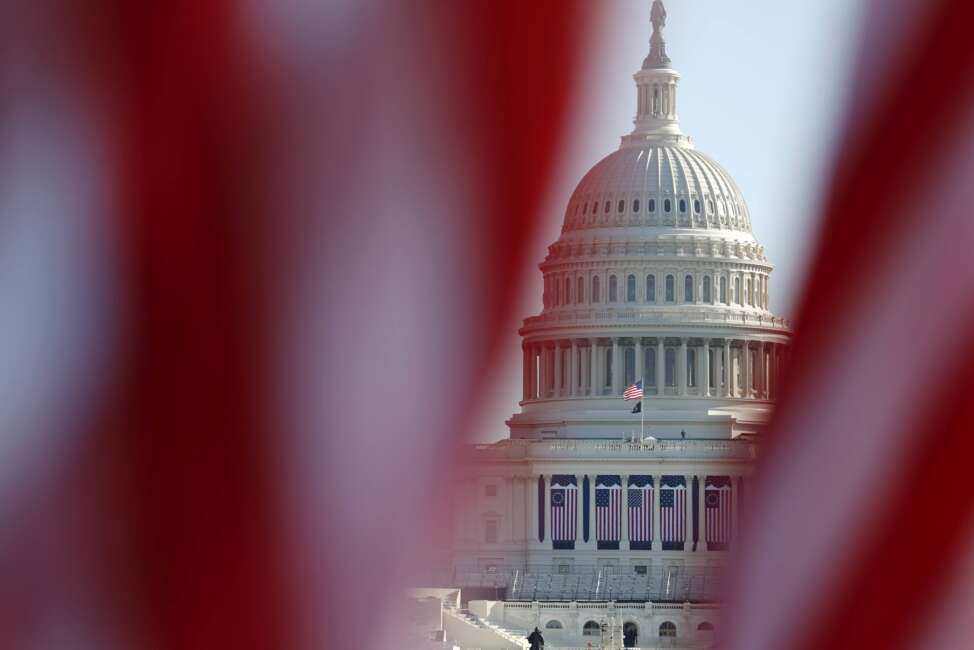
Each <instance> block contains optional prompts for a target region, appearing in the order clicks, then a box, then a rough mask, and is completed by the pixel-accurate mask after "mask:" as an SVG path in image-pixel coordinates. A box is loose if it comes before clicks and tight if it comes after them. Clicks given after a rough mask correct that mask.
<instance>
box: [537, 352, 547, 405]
mask: <svg viewBox="0 0 974 650" xmlns="http://www.w3.org/2000/svg"><path fill="white" fill-rule="evenodd" d="M538 368H539V370H538V399H544V398H545V397H547V396H548V345H547V344H546V343H545V342H543V341H542V342H541V343H538Z"/></svg>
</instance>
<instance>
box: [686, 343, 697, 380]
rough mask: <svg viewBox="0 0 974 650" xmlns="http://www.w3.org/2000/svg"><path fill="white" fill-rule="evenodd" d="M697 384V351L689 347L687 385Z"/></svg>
mask: <svg viewBox="0 0 974 650" xmlns="http://www.w3.org/2000/svg"><path fill="white" fill-rule="evenodd" d="M696 385H697V351H696V350H694V349H693V348H687V386H691V387H693V386H696Z"/></svg>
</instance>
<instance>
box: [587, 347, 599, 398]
mask: <svg viewBox="0 0 974 650" xmlns="http://www.w3.org/2000/svg"><path fill="white" fill-rule="evenodd" d="M589 341H590V342H591V345H592V348H591V357H592V360H591V362H590V363H589V369H590V370H591V371H592V374H591V380H592V385H591V386H590V387H589V394H590V395H598V394H599V393H600V392H601V391H600V390H599V340H598V339H589Z"/></svg>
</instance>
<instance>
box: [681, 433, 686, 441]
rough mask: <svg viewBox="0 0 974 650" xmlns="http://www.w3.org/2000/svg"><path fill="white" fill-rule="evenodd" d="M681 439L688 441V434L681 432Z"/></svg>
mask: <svg viewBox="0 0 974 650" xmlns="http://www.w3.org/2000/svg"><path fill="white" fill-rule="evenodd" d="M680 437H681V438H683V439H684V440H686V439H687V432H686V431H681V432H680Z"/></svg>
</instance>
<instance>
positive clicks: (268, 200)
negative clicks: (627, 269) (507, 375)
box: [0, 0, 591, 650]
mask: <svg viewBox="0 0 974 650" xmlns="http://www.w3.org/2000/svg"><path fill="white" fill-rule="evenodd" d="M586 13H587V11H586V9H585V5H584V4H583V3H581V2H574V1H572V2H565V1H564V0H550V1H541V2H516V1H489V2H488V1H477V0H474V1H469V2H468V1H464V2H428V1H424V0H416V1H406V2H403V1H401V0H333V1H330V2H296V3H278V2H250V1H240V2H231V1H230V0H215V1H212V2H198V1H196V0H167V1H166V2H157V1H152V0H150V1H146V2H122V1H117V0H102V1H92V2H83V1H82V2H68V1H65V0H13V1H11V2H6V3H3V6H2V7H0V40H2V45H3V47H2V48H0V120H2V125H0V201H2V222H0V247H2V250H0V253H2V260H0V265H2V266H0V282H2V283H3V284H2V290H3V294H2V300H3V304H2V308H0V325H2V329H0V335H2V336H0V360H2V361H0V362H2V364H3V365H2V367H0V436H2V443H3V448H2V450H0V451H2V453H0V464H2V467H0V481H2V493H0V575H2V579H0V646H3V647H4V648H15V649H17V650H21V649H24V648H27V649H33V648H62V647H73V648H98V649H99V650H102V649H109V650H110V649H113V648H147V649H152V648H173V649H176V648H178V649H180V650H187V649H194V648H199V649H203V648H205V649H207V650H212V649H214V648H268V649H271V648H273V649H275V650H280V649H283V648H309V649H310V648H314V649H319V648H324V647H330V646H332V645H335V644H336V643H340V644H342V645H367V646H373V647H397V648H398V647H408V646H409V645H410V644H411V643H412V639H411V638H409V637H406V636H404V634H403V631H402V629H401V628H399V627H397V624H396V623H397V621H396V616H395V613H396V611H397V610H396V609H395V601H396V597H397V596H398V595H399V594H400V593H401V591H402V588H403V587H404V586H405V585H406V584H411V585H415V584H425V583H427V578H428V576H427V575H425V574H424V569H425V568H427V567H428V565H429V563H430V562H429V561H430V560H431V559H434V558H435V559H440V558H442V553H443V551H444V546H443V545H444V543H446V544H448V543H449V531H450V521H449V518H448V516H447V507H446V506H448V505H449V495H450V493H451V490H449V489H445V486H448V485H449V484H450V482H451V481H452V479H453V476H452V472H453V471H454V469H455V468H456V467H459V466H460V465H461V462H460V461H461V460H462V459H461V458H459V445H458V443H459V442H460V441H461V440H462V439H463V434H464V431H463V430H462V428H461V424H462V423H463V422H466V421H468V420H467V419H465V418H464V416H469V415H470V414H469V409H466V408H464V406H463V405H465V404H467V403H468V402H469V400H468V399H467V398H468V396H469V394H470V392H471V386H470V384H471V381H472V382H474V383H479V382H483V381H485V380H486V378H487V376H488V374H489V373H490V371H491V369H492V366H491V363H492V360H494V359H496V358H497V356H498V355H497V354H496V350H495V348H496V345H497V341H498V335H499V334H500V332H501V331H502V329H503V330H504V331H509V330H510V329H512V327H513V325H512V323H513V318H512V314H511V308H512V307H513V305H514V304H515V303H516V300H515V297H516V295H517V294H516V291H515V289H516V287H515V282H516V281H517V280H518V273H519V272H520V270H521V269H522V268H523V267H524V265H525V263H526V260H525V251H526V250H527V244H528V242H530V241H531V240H532V237H533V233H534V230H535V225H536V223H537V220H538V219H537V217H538V210H539V206H540V202H541V200H542V197H543V194H544V192H545V191H546V189H547V183H548V178H549V176H550V173H551V169H552V163H553V161H555V160H556V156H557V155H558V144H559V142H561V139H562V133H563V131H564V125H565V117H566V112H567V107H568V106H569V103H570V100H571V97H572V92H573V86H574V80H575V78H576V76H577V71H578V69H579V61H580V59H581V58H582V57H584V53H585V43H586V38H585V35H586V33H587V32H588V31H589V30H588V29H586V26H588V25H591V22H590V21H589V20H588V19H587V18H586ZM377 377H381V378H382V381H383V384H384V386H385V388H386V390H384V391H383V401H384V404H383V408H382V409H381V410H380V409H376V408H375V405H374V401H375V397H374V395H373V392H374V391H372V390H370V387H372V386H374V385H375V381H376V378H377ZM471 377H473V379H470V378H471ZM459 378H463V380H462V381H460V380H459ZM390 495H395V498H390Z"/></svg>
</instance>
